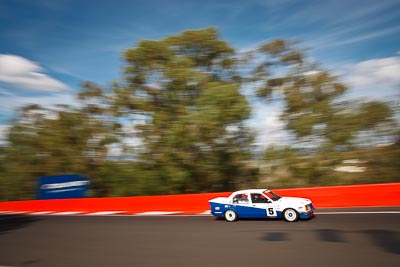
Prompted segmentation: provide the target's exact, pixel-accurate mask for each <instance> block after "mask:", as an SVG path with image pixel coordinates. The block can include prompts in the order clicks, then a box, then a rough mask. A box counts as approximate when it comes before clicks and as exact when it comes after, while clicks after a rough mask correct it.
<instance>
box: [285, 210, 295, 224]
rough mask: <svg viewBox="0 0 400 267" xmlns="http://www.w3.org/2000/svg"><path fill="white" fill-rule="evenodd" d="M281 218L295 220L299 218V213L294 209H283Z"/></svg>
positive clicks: (289, 220)
mask: <svg viewBox="0 0 400 267" xmlns="http://www.w3.org/2000/svg"><path fill="white" fill-rule="evenodd" d="M283 219H285V221H287V222H295V221H297V220H298V219H299V214H298V213H297V211H295V210H294V209H285V210H284V211H283Z"/></svg>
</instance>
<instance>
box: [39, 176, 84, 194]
mask: <svg viewBox="0 0 400 267" xmlns="http://www.w3.org/2000/svg"><path fill="white" fill-rule="evenodd" d="M89 185H90V181H89V180H88V179H87V178H86V177H84V176H81V175H79V174H65V175H56V176H43V177H40V178H39V183H38V198H39V199H61V198H80V197H85V196H86V193H87V191H88V189H89Z"/></svg>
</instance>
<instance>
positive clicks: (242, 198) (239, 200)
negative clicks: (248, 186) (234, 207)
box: [233, 194, 249, 204]
mask: <svg viewBox="0 0 400 267" xmlns="http://www.w3.org/2000/svg"><path fill="white" fill-rule="evenodd" d="M233 203H235V204H247V203H249V199H248V197H247V194H236V195H235V196H234V197H233Z"/></svg>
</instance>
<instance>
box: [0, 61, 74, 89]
mask: <svg viewBox="0 0 400 267" xmlns="http://www.w3.org/2000/svg"><path fill="white" fill-rule="evenodd" d="M42 72H43V69H42V68H41V67H40V66H39V65H38V64H36V63H35V62H32V61H30V60H28V59H26V58H23V57H20V56H17V55H5V54H0V82H4V83H9V84H12V85H16V86H18V87H21V88H23V89H30V90H34V91H40V92H59V91H62V90H66V89H68V87H67V86H66V85H65V84H63V83H61V82H60V81H57V80H55V79H53V78H51V77H49V76H47V75H45V74H43V73H42Z"/></svg>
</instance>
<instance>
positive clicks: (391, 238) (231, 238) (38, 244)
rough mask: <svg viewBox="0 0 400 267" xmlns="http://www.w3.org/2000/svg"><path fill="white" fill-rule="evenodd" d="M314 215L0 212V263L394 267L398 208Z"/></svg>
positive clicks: (399, 254)
mask: <svg viewBox="0 0 400 267" xmlns="http://www.w3.org/2000/svg"><path fill="white" fill-rule="evenodd" d="M352 211H356V212H357V213H348V212H352ZM386 211H389V212H386ZM336 212H340V214H336ZM370 212H373V213H370ZM318 213H319V214H317V215H316V217H315V218H314V219H311V220H308V221H300V222H297V223H286V222H284V221H281V220H267V221H264V220H242V221H238V222H235V223H228V222H225V221H223V220H216V219H214V218H213V217H211V216H177V215H175V216H126V215H125V216H54V215H53V216H52V215H48V216H32V215H16V214H14V215H2V216H0V266H29V267H30V266H45V267H47V266H51V267H53V266H56V267H58V266H60V267H63V266H68V267H70V266H100V267H101V266H107V267H110V266H193V267H197V266H202V267H204V266H241V267H242V266H257V267H259V266H274V267H278V266H323V267H330V266H335V267H337V266H341V267H342V266H374V267H376V266H400V208H381V209H376V208H375V209H362V210H360V209H358V210H320V211H318Z"/></svg>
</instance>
